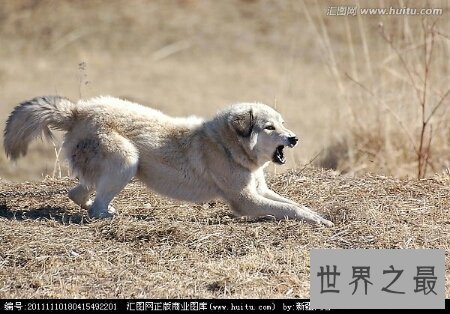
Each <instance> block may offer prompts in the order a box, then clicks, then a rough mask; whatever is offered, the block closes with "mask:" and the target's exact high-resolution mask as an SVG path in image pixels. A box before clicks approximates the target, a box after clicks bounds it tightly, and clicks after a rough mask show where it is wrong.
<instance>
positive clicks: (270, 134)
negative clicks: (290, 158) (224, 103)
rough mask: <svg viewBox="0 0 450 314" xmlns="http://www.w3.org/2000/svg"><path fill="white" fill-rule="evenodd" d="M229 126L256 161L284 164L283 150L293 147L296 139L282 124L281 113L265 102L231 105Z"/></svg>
mask: <svg viewBox="0 0 450 314" xmlns="http://www.w3.org/2000/svg"><path fill="white" fill-rule="evenodd" d="M228 125H229V126H230V128H231V129H232V131H234V132H235V133H236V135H237V136H238V137H239V139H240V142H241V143H243V145H245V146H246V147H245V148H246V149H248V150H249V151H251V152H252V153H253V155H254V156H256V158H257V159H258V162H263V163H264V162H267V161H273V162H274V163H277V164H280V165H281V164H284V163H285V162H286V158H285V156H284V152H283V149H284V148H285V147H286V146H289V147H294V146H295V145H296V144H297V142H298V138H297V137H296V136H295V134H294V133H293V132H292V131H290V130H288V129H287V128H285V127H284V120H283V118H282V117H281V115H280V114H279V113H278V112H276V111H275V110H274V109H272V108H271V107H269V106H267V105H264V104H258V103H256V104H253V103H244V104H237V105H234V106H232V107H231V110H230V114H229V116H228Z"/></svg>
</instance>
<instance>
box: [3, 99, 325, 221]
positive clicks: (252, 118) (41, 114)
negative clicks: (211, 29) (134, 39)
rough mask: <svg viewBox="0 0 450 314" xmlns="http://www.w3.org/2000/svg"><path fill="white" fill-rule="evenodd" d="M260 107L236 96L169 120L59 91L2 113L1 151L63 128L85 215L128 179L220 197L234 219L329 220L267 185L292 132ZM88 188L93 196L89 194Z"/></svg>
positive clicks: (173, 192) (19, 150) (13, 152)
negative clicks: (212, 109) (217, 107)
mask: <svg viewBox="0 0 450 314" xmlns="http://www.w3.org/2000/svg"><path fill="white" fill-rule="evenodd" d="M283 122H284V121H283V119H282V117H281V115H280V114H279V113H278V112H276V111H275V110H273V109H272V108H270V107H269V106H267V105H264V104H260V103H240V104H235V105H232V106H230V107H228V108H226V109H224V110H223V111H221V112H219V113H218V114H217V115H216V116H214V117H213V118H212V119H210V120H203V119H200V118H197V117H188V118H173V117H169V116H167V115H165V114H163V113H162V112H160V111H158V110H155V109H151V108H148V107H145V106H142V105H139V104H136V103H132V102H129V101H126V100H121V99H118V98H113V97H96V98H92V99H88V100H80V101H78V102H77V103H73V102H71V101H70V100H68V99H67V98H64V97H60V96H45V97H37V98H34V99H32V100H29V101H25V102H23V103H21V104H20V105H18V106H17V107H16V108H15V109H14V111H13V112H12V113H11V115H10V116H9V118H8V120H7V123H6V128H5V133H4V147H5V151H6V154H7V155H8V156H9V157H10V158H11V159H13V160H15V159H17V158H19V157H20V156H21V155H25V154H26V152H27V147H28V144H29V142H30V141H31V140H33V139H34V138H36V137H38V136H40V135H41V134H44V135H45V136H47V137H51V136H52V133H51V131H50V128H52V129H57V130H62V131H65V136H64V144H63V150H64V152H65V156H66V158H67V159H68V161H69V165H70V167H71V169H72V171H73V173H74V174H75V175H76V176H77V177H78V178H79V184H78V185H77V186H76V187H74V188H73V189H71V190H70V191H69V198H70V199H72V200H73V201H74V202H75V203H76V204H78V205H80V206H81V207H83V208H85V209H87V210H88V214H89V216H90V217H92V218H106V217H111V216H112V215H113V214H114V212H115V209H114V208H113V207H112V206H111V205H110V203H111V201H112V199H113V198H114V196H116V195H117V194H118V193H119V192H120V191H121V190H122V189H123V188H124V187H125V185H126V184H127V183H128V182H129V181H130V180H131V179H132V178H133V177H135V176H136V177H137V178H139V179H140V180H142V181H143V182H144V183H145V184H146V185H147V186H148V187H149V188H151V189H153V190H154V191H156V192H157V193H160V194H162V195H165V196H169V197H172V198H175V199H179V200H185V201H192V202H205V201H210V200H212V199H222V200H224V201H225V202H227V203H228V204H229V205H230V207H231V208H232V210H233V211H234V213H235V214H236V215H238V216H250V217H258V216H273V217H275V218H277V219H284V218H294V219H300V220H304V221H307V222H312V223H318V224H325V225H327V226H331V225H332V223H331V222H330V221H328V220H326V219H324V218H322V217H321V216H320V215H319V214H317V213H316V212H314V211H313V210H311V209H309V208H307V207H305V206H302V205H299V204H297V203H295V202H293V201H291V200H289V199H286V198H284V197H282V196H280V195H278V194H277V193H275V192H274V191H272V190H270V189H269V188H268V187H267V184H266V180H265V177H264V173H263V170H264V168H265V167H266V166H267V165H268V164H269V163H270V162H274V163H276V164H284V163H285V161H286V160H285V156H284V149H285V147H294V146H295V145H296V144H297V142H298V139H297V137H296V136H295V135H294V133H293V132H292V131H290V130H288V129H287V128H285V127H284V125H283ZM94 191H95V198H94V199H93V200H91V199H90V195H91V194H92V193H93V192H94Z"/></svg>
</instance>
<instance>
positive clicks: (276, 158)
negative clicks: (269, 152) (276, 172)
mask: <svg viewBox="0 0 450 314" xmlns="http://www.w3.org/2000/svg"><path fill="white" fill-rule="evenodd" d="M283 149H284V146H283V145H280V146H278V147H277V148H276V149H275V152H274V153H273V156H272V161H273V162H274V163H276V164H279V165H283V164H285V163H286V159H285V158H284V154H283Z"/></svg>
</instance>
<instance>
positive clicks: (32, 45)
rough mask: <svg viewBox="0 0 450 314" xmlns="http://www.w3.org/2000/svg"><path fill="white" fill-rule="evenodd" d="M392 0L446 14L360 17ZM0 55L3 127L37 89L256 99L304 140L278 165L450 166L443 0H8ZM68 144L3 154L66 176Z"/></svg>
mask: <svg viewBox="0 0 450 314" xmlns="http://www.w3.org/2000/svg"><path fill="white" fill-rule="evenodd" d="M391 7H392V8H418V9H420V8H434V9H436V8H437V9H441V14H436V15H425V14H422V15H404V14H403V15H400V14H398V15H382V14H372V15H364V14H362V13H361V12H360V10H361V9H363V8H388V9H389V8H391ZM349 8H350V9H349ZM351 8H356V9H357V12H356V14H354V11H352V9H351ZM0 60H1V61H0V117H1V119H0V127H1V128H2V129H3V128H4V123H5V121H6V119H7V116H8V114H9V113H10V111H11V110H12V109H13V107H14V106H15V105H17V104H18V103H20V102H21V101H23V100H26V99H29V98H32V97H35V96H39V95H49V94H51V95H54V94H58V95H63V96H66V97H68V98H70V99H72V100H73V101H76V100H78V99H79V98H87V97H93V96H98V95H113V96H116V97H123V98H126V99H129V100H132V101H136V102H139V103H142V104H145V105H148V106H151V107H154V108H157V109H160V110H162V111H164V112H165V113H167V114H170V115H175V116H184V115H191V114H195V115H199V116H204V117H210V116H212V115H213V114H214V113H215V112H217V111H218V110H219V109H221V108H223V107H224V106H227V105H229V104H231V103H235V102H243V101H258V102H264V103H267V104H269V105H272V106H274V107H276V109H277V110H278V111H280V112H281V113H282V114H283V116H284V117H285V120H286V121H287V127H289V128H290V129H292V130H294V131H295V132H296V134H297V135H298V136H299V137H300V139H301V142H300V146H298V147H296V148H295V149H293V150H288V151H287V158H288V162H287V165H286V166H284V167H275V166H270V171H272V172H280V171H285V170H286V169H288V168H290V167H291V168H292V167H295V168H302V167H304V166H305V165H308V164H314V165H316V166H320V167H325V168H330V169H334V170H336V171H338V172H340V173H345V174H348V175H357V174H358V173H362V172H374V173H379V174H380V173H381V174H386V175H393V176H398V177H405V176H409V177H426V176H431V175H433V173H442V172H447V173H449V171H450V128H449V125H450V110H449V107H450V95H449V87H450V61H449V60H450V18H449V2H448V1H445V0H436V1H397V0H396V1H386V0H384V1H356V0H355V1H344V0H341V1H327V2H325V1H301V0H280V1H269V0H227V1H213V0H210V1H208V0H161V1H150V0H148V1H145V0H130V1H128V0H127V1H125V0H109V1H106V0H104V1H95V0H90V1H87V0H77V1H75V0H72V1H64V0H59V1H56V0H55V1H51V0H0ZM60 146H61V141H58V142H56V143H54V145H53V144H52V143H44V144H43V143H42V142H40V141H37V142H35V143H34V144H33V145H31V147H30V149H29V153H28V155H27V156H26V157H25V158H22V159H20V160H19V161H18V162H17V163H12V162H9V161H8V160H7V159H6V157H5V155H4V153H3V152H2V153H1V154H0V177H1V178H3V179H7V180H11V181H23V180H36V179H37V180H39V179H42V178H43V177H44V176H46V175H50V176H56V177H58V176H65V175H67V174H68V170H67V167H66V164H65V162H64V161H63V160H62V158H61V156H60V155H59V149H60ZM0 149H1V150H2V151H3V147H0Z"/></svg>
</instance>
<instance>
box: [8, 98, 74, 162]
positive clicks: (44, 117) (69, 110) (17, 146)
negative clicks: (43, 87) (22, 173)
mask: <svg viewBox="0 0 450 314" xmlns="http://www.w3.org/2000/svg"><path fill="white" fill-rule="evenodd" d="M74 115H75V104H74V103H73V102H71V101H70V100H69V99H67V98H64V97H60V96H43V97H36V98H33V99H31V100H28V101H25V102H22V103H21V104H19V105H18V106H17V107H16V108H15V109H14V110H13V112H12V113H11V115H10V116H9V118H8V120H7V121H6V127H5V132H4V142H3V146H4V148H5V152H6V155H7V156H8V157H10V158H11V159H12V160H15V159H17V158H19V157H20V156H22V155H25V154H26V153H27V148H28V144H29V143H30V142H31V141H32V140H33V139H35V138H36V137H38V136H42V134H44V136H46V137H47V138H50V139H51V138H52V133H51V132H50V129H49V127H51V128H52V129H57V130H68V129H70V128H71V126H72V123H73V117H74Z"/></svg>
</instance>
